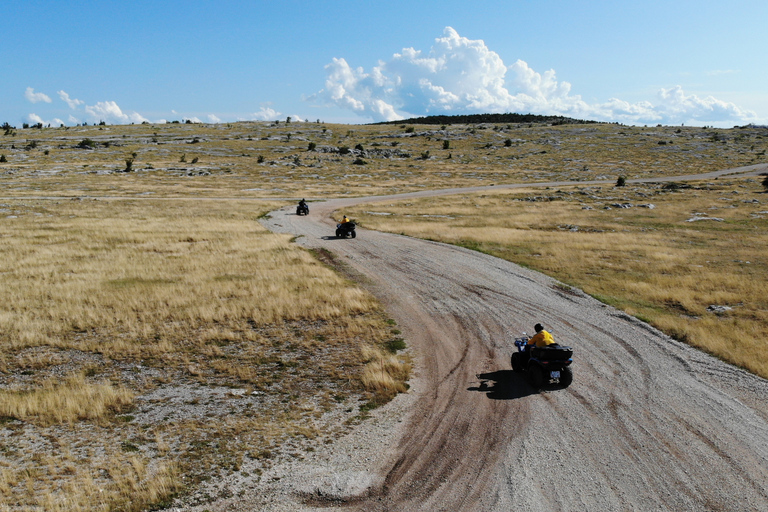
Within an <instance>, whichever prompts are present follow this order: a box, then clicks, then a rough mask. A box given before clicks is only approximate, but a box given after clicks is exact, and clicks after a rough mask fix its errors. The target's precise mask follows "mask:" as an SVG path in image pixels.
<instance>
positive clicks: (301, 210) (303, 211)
mask: <svg viewBox="0 0 768 512" xmlns="http://www.w3.org/2000/svg"><path fill="white" fill-rule="evenodd" d="M296 215H309V205H308V204H307V203H299V206H297V207H296Z"/></svg>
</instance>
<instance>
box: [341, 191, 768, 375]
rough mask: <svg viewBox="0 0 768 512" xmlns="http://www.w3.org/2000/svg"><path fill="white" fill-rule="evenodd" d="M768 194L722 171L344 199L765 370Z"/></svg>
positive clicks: (376, 221)
mask: <svg viewBox="0 0 768 512" xmlns="http://www.w3.org/2000/svg"><path fill="white" fill-rule="evenodd" d="M686 187H687V186H686ZM766 203H768V199H767V198H766V195H765V193H764V192H763V190H762V187H761V186H760V180H758V179H755V178H741V179H727V178H723V179H719V180H711V181H708V182H698V183H694V184H692V185H691V188H685V187H682V188H677V189H675V187H670V186H669V185H667V186H664V185H663V184H660V183H659V184H648V185H636V186H635V185H633V186H627V187H622V188H618V187H610V186H602V187H563V188H559V189H547V190H541V189H529V190H516V191H498V192H494V193H483V194H465V195H461V196H446V197H439V198H429V199H421V200H409V201H402V202H398V203H392V204H387V205H382V204H376V205H372V206H362V205H361V206H359V207H356V208H354V209H347V210H348V211H349V212H350V214H351V215H353V216H355V218H357V219H359V220H360V221H361V222H362V223H363V224H364V225H365V226H366V227H368V228H372V229H378V230H383V231H390V232H394V233H405V234H408V235H411V236H415V237H420V238H427V239H431V240H439V241H443V242H447V243H451V244H456V245H461V246H464V247H469V248H472V249H476V250H480V251H482V252H486V253H488V254H492V255H495V256H498V257H501V258H505V259H508V260H510V261H514V262H517V263H520V264H522V265H525V266H526V267H529V268H532V269H535V270H539V271H542V272H544V273H546V274H549V275H551V276H553V277H555V278H556V279H558V280H560V281H561V282H563V283H566V284H567V285H572V286H576V287H578V288H581V289H583V290H584V291H585V292H587V293H589V294H590V295H593V296H595V297H597V298H599V299H600V300H602V301H603V302H606V303H609V304H611V305H613V306H616V307H618V308H620V309H622V310H624V311H626V312H627V313H629V314H632V315H634V316H637V317H639V318H642V319H643V320H645V321H647V322H649V323H651V324H652V325H654V326H656V327H658V328H659V329H661V330H662V331H664V332H666V333H667V334H669V335H670V336H672V337H673V338H675V339H678V340H680V341H684V342H686V343H689V344H691V345H693V346H696V347H699V348H701V349H703V350H705V351H707V352H709V353H711V354H714V355H716V356H717V357H719V358H721V359H723V360H726V361H729V362H731V363H733V364H736V365H738V366H741V367H743V368H746V369H748V370H749V371H751V372H753V373H756V374H758V375H761V376H763V377H766V378H768V352H766V350H765V340H766V339H768V294H766V292H765V283H766V281H767V280H768V279H767V278H768V260H766V254H768V229H766V228H768V220H767V219H768V204H766ZM627 204H631V205H633V206H632V207H629V208H624V207H620V206H618V205H627ZM612 205H613V206H612ZM641 205H646V206H647V205H653V206H654V208H649V207H645V208H644V207H641ZM382 214H386V215H382ZM695 219H699V220H695ZM718 219H719V220H718ZM710 306H725V307H726V308H730V309H720V310H715V309H713V308H710ZM708 308H709V309H708Z"/></svg>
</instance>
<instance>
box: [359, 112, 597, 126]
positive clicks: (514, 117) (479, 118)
mask: <svg viewBox="0 0 768 512" xmlns="http://www.w3.org/2000/svg"><path fill="white" fill-rule="evenodd" d="M402 123H408V124H440V125H442V124H446V125H449V124H481V123H547V124H553V125H558V124H597V123H599V121H589V120H584V119H574V118H572V117H564V116H543V115H537V114H514V113H506V114H463V115H462V114H459V115H452V116H445V115H440V116H426V117H414V118H410V119H400V120H398V121H382V122H379V123H371V124H402Z"/></svg>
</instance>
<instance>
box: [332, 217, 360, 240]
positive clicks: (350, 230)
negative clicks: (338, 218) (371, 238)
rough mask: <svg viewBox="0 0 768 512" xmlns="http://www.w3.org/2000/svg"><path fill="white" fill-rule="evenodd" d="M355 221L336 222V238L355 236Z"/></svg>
mask: <svg viewBox="0 0 768 512" xmlns="http://www.w3.org/2000/svg"><path fill="white" fill-rule="evenodd" d="M356 236H357V233H355V223H354V221H349V222H344V223H342V224H336V238H348V237H352V238H355V237H356Z"/></svg>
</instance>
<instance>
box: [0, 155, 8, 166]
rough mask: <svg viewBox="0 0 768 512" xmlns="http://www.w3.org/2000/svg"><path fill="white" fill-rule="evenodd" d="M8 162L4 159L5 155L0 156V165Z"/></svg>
mask: <svg viewBox="0 0 768 512" xmlns="http://www.w3.org/2000/svg"><path fill="white" fill-rule="evenodd" d="M7 161H8V159H7V158H5V155H0V164H4V163H6V162H7Z"/></svg>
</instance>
